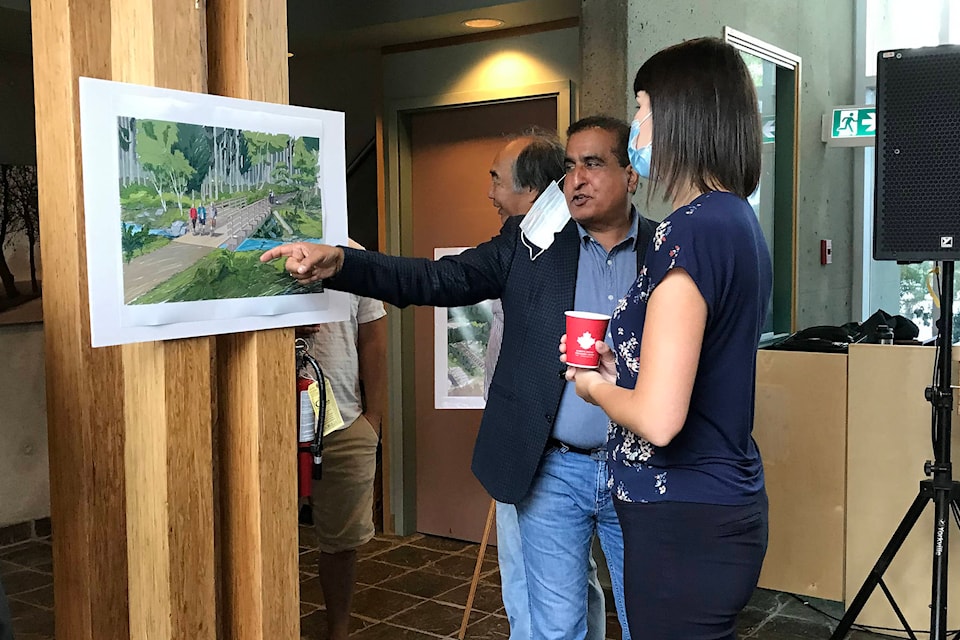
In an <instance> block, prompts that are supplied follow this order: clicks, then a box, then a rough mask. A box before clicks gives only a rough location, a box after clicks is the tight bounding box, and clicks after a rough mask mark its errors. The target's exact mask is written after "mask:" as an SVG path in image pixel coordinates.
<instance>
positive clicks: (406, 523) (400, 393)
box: [380, 80, 577, 535]
mask: <svg viewBox="0 0 960 640" xmlns="http://www.w3.org/2000/svg"><path fill="white" fill-rule="evenodd" d="M573 96H574V90H573V82H572V81H571V80H559V81H555V82H544V83H537V84H529V85H519V86H515V87H502V88H497V89H489V90H479V91H463V92H452V93H444V94H437V95H432V96H423V97H417V98H406V99H403V100H394V101H387V102H386V103H385V104H384V109H383V116H382V117H383V119H382V125H381V131H382V144H381V147H380V148H381V153H382V156H381V162H382V167H383V178H384V180H383V188H382V189H383V190H382V194H383V199H382V202H383V210H382V211H381V213H380V216H381V222H380V229H381V232H382V235H381V237H382V238H383V239H384V240H382V241H381V247H380V248H381V250H383V251H386V253H388V254H389V255H410V251H411V247H412V246H413V228H412V224H411V221H412V217H413V211H412V209H413V206H412V196H411V188H412V179H411V171H410V159H411V141H410V134H411V120H412V116H413V115H414V114H416V113H418V112H423V111H435V110H439V109H457V108H463V107H475V106H481V105H485V104H494V103H498V102H513V101H517V100H533V99H537V98H549V97H555V98H556V101H557V131H558V133H559V134H560V138H561V140H564V139H565V138H566V130H567V127H569V126H570V124H571V123H572V122H574V121H575V120H576V117H577V105H576V102H575V100H574V99H573ZM387 316H388V332H389V339H388V344H389V347H388V352H387V388H388V401H389V404H390V406H389V424H388V434H387V436H388V437H387V438H385V442H388V443H389V446H387V447H385V456H386V458H387V460H386V461H385V462H386V464H385V465H384V466H385V469H386V473H385V478H384V480H385V484H386V487H385V488H384V493H385V494H387V495H385V502H387V498H389V504H390V510H391V512H392V515H393V531H394V532H395V533H397V534H399V535H409V534H412V533H413V532H414V531H416V504H417V501H416V498H417V496H416V454H417V450H416V430H415V429H414V428H413V426H412V425H413V424H414V423H415V421H416V413H415V412H416V408H415V402H414V400H413V398H414V395H413V393H414V380H413V376H404V375H403V373H404V370H405V369H410V368H411V367H412V363H413V327H414V319H413V309H410V308H407V309H404V310H400V309H397V308H395V307H388V308H387ZM404 398H409V401H407V402H404ZM404 425H411V426H410V427H409V428H405V427H404ZM390 515H391V514H388V513H385V514H384V520H386V519H387V518H388V517H389V516H390ZM385 528H386V523H385Z"/></svg>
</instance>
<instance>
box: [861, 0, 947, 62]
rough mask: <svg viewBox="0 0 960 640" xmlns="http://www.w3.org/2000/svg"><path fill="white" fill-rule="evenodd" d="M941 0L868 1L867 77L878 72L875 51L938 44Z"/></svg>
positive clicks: (941, 15) (941, 11)
mask: <svg viewBox="0 0 960 640" xmlns="http://www.w3.org/2000/svg"><path fill="white" fill-rule="evenodd" d="M944 1H946V2H949V1H950V0H909V1H907V0H867V16H866V19H867V50H866V56H867V59H866V62H867V76H875V75H877V52H878V51H881V50H884V49H904V48H908V47H929V46H933V45H936V44H941V43H940V21H941V19H942V18H943V6H944V5H943V2H944ZM958 35H960V34H958Z"/></svg>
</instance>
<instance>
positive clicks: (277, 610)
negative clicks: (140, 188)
mask: <svg viewBox="0 0 960 640" xmlns="http://www.w3.org/2000/svg"><path fill="white" fill-rule="evenodd" d="M207 25H208V36H209V40H208V44H209V51H208V58H209V65H208V66H209V72H210V92H211V93H216V94H220V95H225V96H232V97H237V98H247V99H251V100H262V101H266V102H276V103H281V104H286V103H287V101H288V94H289V85H288V73H287V16H286V3H285V2H284V0H236V1H234V2H215V3H214V2H212V3H210V4H209V5H208V6H207ZM217 371H218V374H217V376H218V380H219V406H220V415H219V424H218V431H217V443H218V444H217V447H218V454H219V456H220V458H219V464H218V467H219V480H220V487H219V496H220V497H219V500H220V503H219V510H220V516H219V520H218V523H219V527H220V531H219V534H218V535H219V543H218V544H219V545H220V552H219V555H220V562H221V563H222V564H221V569H220V571H221V576H222V582H223V584H222V589H223V593H222V599H223V625H224V630H223V633H224V636H225V637H228V638H233V639H237V640H247V639H256V640H260V639H270V640H273V639H274V638H297V637H299V635H300V617H299V616H300V606H299V593H300V583H299V564H298V549H299V545H298V532H297V485H296V454H295V452H296V442H297V426H296V425H297V417H296V412H295V399H296V397H295V394H294V389H295V375H296V372H295V371H294V352H293V331H292V330H290V329H280V330H273V331H260V332H256V333H244V334H235V335H227V336H220V337H219V338H218V339H217Z"/></svg>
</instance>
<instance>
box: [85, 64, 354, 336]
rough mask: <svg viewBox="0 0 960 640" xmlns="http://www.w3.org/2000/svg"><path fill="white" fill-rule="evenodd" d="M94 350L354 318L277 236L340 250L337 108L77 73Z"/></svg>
mask: <svg viewBox="0 0 960 640" xmlns="http://www.w3.org/2000/svg"><path fill="white" fill-rule="evenodd" d="M81 143H82V148H83V168H84V202H85V215H86V229H87V256H88V267H89V269H88V270H89V290H90V304H91V334H92V342H93V344H94V346H100V345H106V344H118V343H123V342H135V341H142V340H157V339H168V338H178V337H193V336H199V335H212V334H217V333H228V332H237V331H249V330H253V329H261V328H269V327H279V326H294V325H300V324H315V323H317V322H329V321H334V320H342V319H345V318H346V306H345V299H344V296H343V294H340V293H337V292H324V291H323V290H322V288H321V287H319V286H313V287H303V286H300V285H299V284H297V283H296V282H295V281H294V280H293V279H292V278H291V277H290V276H289V275H288V274H287V273H286V272H285V271H284V269H283V264H282V261H275V262H274V263H270V264H262V263H261V262H260V255H261V254H262V253H263V251H265V250H266V249H269V248H271V247H273V246H276V245H278V244H280V243H285V242H293V241H297V240H307V241H310V242H324V243H329V244H346V236H347V234H346V228H347V225H346V196H345V167H344V157H343V146H344V145H343V115H342V114H341V113H337V112H330V111H322V110H316V109H305V108H301V107H290V106H286V105H274V104H266V103H256V102H250V101H243V100H236V99H231V98H223V97H219V96H209V95H204V94H192V93H187V92H180V91H170V90H163V89H156V88H153V87H141V86H137V85H128V84H122V83H115V82H106V81H100V80H91V79H88V78H83V79H81Z"/></svg>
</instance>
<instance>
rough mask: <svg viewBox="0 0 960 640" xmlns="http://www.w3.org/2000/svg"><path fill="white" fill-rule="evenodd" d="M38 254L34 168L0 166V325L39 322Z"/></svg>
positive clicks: (35, 177) (37, 219) (38, 241)
mask: <svg viewBox="0 0 960 640" xmlns="http://www.w3.org/2000/svg"><path fill="white" fill-rule="evenodd" d="M39 254H40V208H39V205H38V201H37V168H36V167H33V166H25V165H0V323H2V324H8V323H18V322H36V321H38V320H40V319H41V316H42V311H41V306H40V290H41V276H40V256H39Z"/></svg>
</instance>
